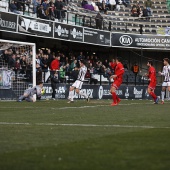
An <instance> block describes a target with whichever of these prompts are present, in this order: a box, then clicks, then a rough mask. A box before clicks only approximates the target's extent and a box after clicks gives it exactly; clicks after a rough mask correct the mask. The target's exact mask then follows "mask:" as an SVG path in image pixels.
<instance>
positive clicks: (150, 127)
mask: <svg viewBox="0 0 170 170" xmlns="http://www.w3.org/2000/svg"><path fill="white" fill-rule="evenodd" d="M0 125H26V126H33V125H36V126H73V127H113V128H143V129H170V127H155V126H137V125H134V126H133V125H98V124H58V123H22V122H0Z"/></svg>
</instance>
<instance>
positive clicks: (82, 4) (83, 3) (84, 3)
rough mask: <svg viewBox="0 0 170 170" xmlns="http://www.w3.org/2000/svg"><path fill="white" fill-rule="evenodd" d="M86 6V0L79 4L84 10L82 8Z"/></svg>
mask: <svg viewBox="0 0 170 170" xmlns="http://www.w3.org/2000/svg"><path fill="white" fill-rule="evenodd" d="M87 4H88V2H87V0H83V1H82V2H81V6H82V7H83V8H84V6H85V5H87Z"/></svg>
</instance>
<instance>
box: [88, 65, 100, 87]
mask: <svg viewBox="0 0 170 170" xmlns="http://www.w3.org/2000/svg"><path fill="white" fill-rule="evenodd" d="M89 71H90V84H93V83H94V84H97V82H98V80H97V79H96V78H95V77H94V67H93V64H92V63H90V66H89Z"/></svg>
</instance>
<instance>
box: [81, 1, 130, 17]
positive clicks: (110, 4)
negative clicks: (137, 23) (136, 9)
mask: <svg viewBox="0 0 170 170" xmlns="http://www.w3.org/2000/svg"><path fill="white" fill-rule="evenodd" d="M128 3H129V1H125V0H98V1H96V0H83V1H82V4H81V5H82V7H83V8H84V9H88V10H92V11H104V13H105V14H107V11H108V10H112V11H113V10H115V9H117V10H118V11H119V10H120V5H124V6H126V7H127V4H128Z"/></svg>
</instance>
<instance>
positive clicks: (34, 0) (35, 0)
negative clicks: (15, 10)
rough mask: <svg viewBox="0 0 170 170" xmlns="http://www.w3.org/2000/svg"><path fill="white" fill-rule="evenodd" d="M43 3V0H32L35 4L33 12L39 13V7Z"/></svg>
mask: <svg viewBox="0 0 170 170" xmlns="http://www.w3.org/2000/svg"><path fill="white" fill-rule="evenodd" d="M40 4H41V0H32V5H33V13H34V14H36V13H37V9H38V8H39V6H40Z"/></svg>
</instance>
